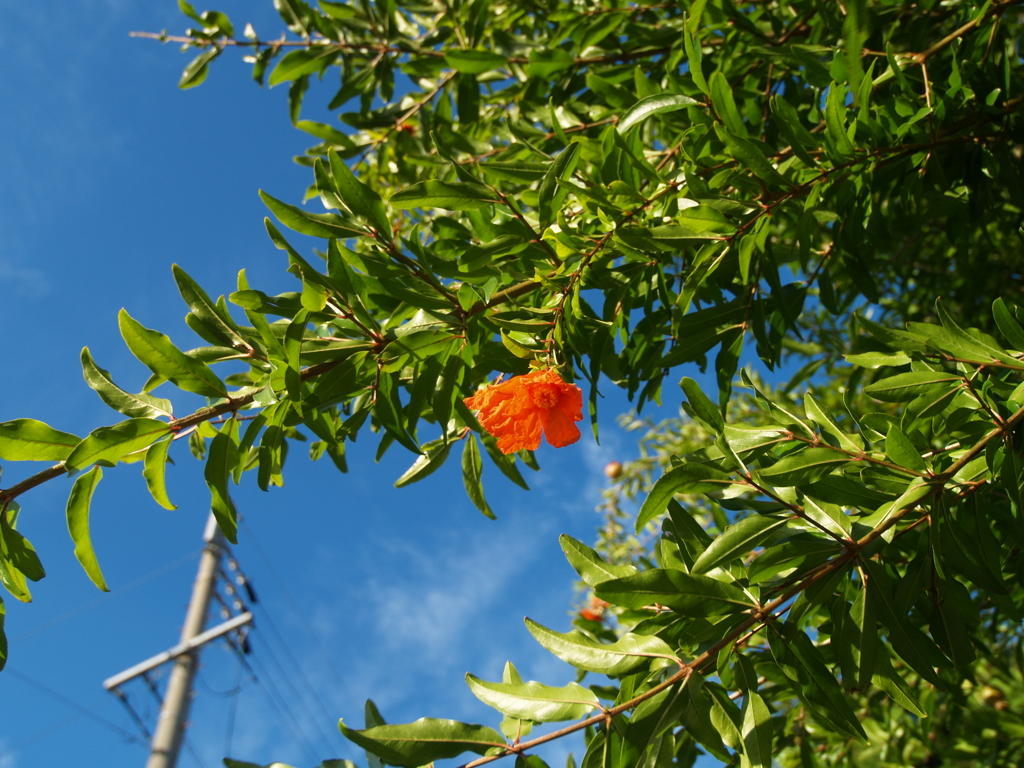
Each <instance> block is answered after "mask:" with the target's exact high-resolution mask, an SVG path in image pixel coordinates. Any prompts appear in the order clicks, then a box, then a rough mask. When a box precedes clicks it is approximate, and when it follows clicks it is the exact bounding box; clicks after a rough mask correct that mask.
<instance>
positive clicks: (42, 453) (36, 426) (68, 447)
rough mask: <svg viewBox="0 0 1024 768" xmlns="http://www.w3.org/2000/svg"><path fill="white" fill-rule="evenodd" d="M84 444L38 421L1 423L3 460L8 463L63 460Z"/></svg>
mask: <svg viewBox="0 0 1024 768" xmlns="http://www.w3.org/2000/svg"><path fill="white" fill-rule="evenodd" d="M79 442H81V440H80V438H78V437H75V436H74V435H72V434H69V433H67V432H60V431H58V430H56V429H54V428H53V427H51V426H49V425H48V424H44V423H43V422H41V421H36V420H35V419H15V420H14V421H5V422H3V423H2V424H0V459H3V460H5V461H63V460H64V459H66V458H67V457H68V456H69V455H70V454H71V451H72V450H74V448H75V446H76V445H78V443H79Z"/></svg>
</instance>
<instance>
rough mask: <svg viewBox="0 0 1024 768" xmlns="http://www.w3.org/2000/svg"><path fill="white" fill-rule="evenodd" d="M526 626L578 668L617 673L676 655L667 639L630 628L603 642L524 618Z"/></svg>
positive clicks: (557, 653)
mask: <svg viewBox="0 0 1024 768" xmlns="http://www.w3.org/2000/svg"><path fill="white" fill-rule="evenodd" d="M525 621H526V628H527V629H528V630H529V632H530V634H531V635H533V638H534V639H535V640H536V641H537V642H538V643H540V644H541V645H542V646H543V647H544V648H545V649H546V650H547V651H549V652H550V653H552V654H554V655H555V656H557V657H558V658H560V659H561V660H562V661H564V662H567V663H569V664H572V665H573V666H574V667H577V668H578V669H585V670H587V671H588V672H598V673H600V674H603V675H611V676H618V675H623V674H625V673H627V672H630V671H632V670H634V669H636V668H637V667H638V666H640V665H641V664H644V663H646V662H649V661H650V660H651V659H658V658H663V659H672V660H675V659H676V658H677V657H676V655H675V654H674V653H673V652H672V649H671V648H670V647H669V645H668V643H666V642H665V641H664V640H662V639H661V638H659V637H656V636H655V635H635V634H632V633H629V632H627V633H626V634H624V635H623V636H622V637H620V638H619V639H618V640H616V641H615V642H614V643H602V642H601V641H600V640H595V639H594V638H592V637H588V636H587V635H584V634H583V633H582V632H579V631H577V630H573V631H572V632H567V633H565V634H563V633H561V632H555V631H554V630H553V629H548V628H547V627H544V626H541V625H540V624H538V623H537V622H535V621H533V620H532V619H529V618H527V619H525Z"/></svg>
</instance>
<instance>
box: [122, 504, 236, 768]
mask: <svg viewBox="0 0 1024 768" xmlns="http://www.w3.org/2000/svg"><path fill="white" fill-rule="evenodd" d="M203 540H204V541H205V542H206V547H205V548H204V549H203V553H202V555H201V556H200V558H199V572H198V573H197V574H196V580H195V584H194V585H193V587H192V599H191V600H190V601H189V604H188V612H187V613H186V614H185V625H184V626H183V627H182V630H181V642H180V643H178V645H176V646H174V647H173V648H171V649H170V650H167V651H164V652H163V653H160V654H157V655H156V656H153V657H152V658H150V659H147V660H146V661H143V662H141V663H140V664H136V665H135V666H134V667H131V668H130V669H127V670H125V671H124V672H121V673H120V674H117V675H114V676H113V677H111V678H108V679H107V680H106V681H104V683H103V687H104V688H106V689H107V690H108V691H112V692H113V693H115V694H117V695H118V697H119V698H121V700H122V701H124V702H127V700H126V699H125V698H124V694H123V693H122V692H121V691H120V689H119V686H120V685H122V684H123V683H125V682H127V681H128V680H131V679H133V678H135V677H138V676H139V675H142V676H144V677H145V679H146V681H147V683H149V684H150V686H151V687H152V683H151V682H150V680H149V678H148V677H146V675H147V673H148V672H149V671H150V670H151V669H154V668H155V667H158V666H160V665H161V664H164V663H166V662H168V661H171V660H173V661H174V669H173V670H172V671H171V675H170V680H169V681H168V684H167V691H166V693H165V695H164V698H163V701H162V702H161V706H160V716H159V718H158V719H157V724H156V733H155V734H153V741H152V744H151V748H150V754H149V760H148V761H147V763H146V768H174V766H175V764H176V763H177V761H178V753H179V752H180V750H181V745H182V742H183V741H184V736H185V723H186V720H187V719H188V709H189V705H190V704H191V703H192V681H193V679H194V678H195V673H196V668H197V667H198V665H199V652H200V650H201V648H202V646H203V645H205V644H206V643H208V642H209V641H211V640H214V639H216V638H218V637H221V636H222V635H225V634H227V633H229V632H232V631H235V630H240V629H241V628H242V627H243V626H244V625H245V624H248V623H250V622H251V621H252V613H250V612H249V611H245V612H244V613H242V614H240V615H238V616H235V617H234V618H231V619H229V620H228V621H225V622H223V623H221V624H219V625H217V626H216V627H213V628H212V629H208V630H206V631H204V627H205V626H206V614H207V613H208V612H209V608H210V599H211V598H212V597H213V594H214V589H215V587H216V586H217V580H218V578H219V575H220V563H221V559H222V558H223V556H224V549H225V545H224V537H223V535H222V534H221V532H220V528H218V527H217V521H216V520H215V519H214V517H213V515H212V514H211V515H210V517H209V518H208V519H207V521H206V531H205V533H204V534H203ZM153 690H154V692H155V689H153Z"/></svg>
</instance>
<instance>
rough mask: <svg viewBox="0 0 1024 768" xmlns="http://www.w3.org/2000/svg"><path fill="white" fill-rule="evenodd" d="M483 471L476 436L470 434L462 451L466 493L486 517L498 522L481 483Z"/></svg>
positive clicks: (463, 479)
mask: <svg viewBox="0 0 1024 768" xmlns="http://www.w3.org/2000/svg"><path fill="white" fill-rule="evenodd" d="M483 470H484V468H483V462H481V461H480V449H479V448H478V447H477V442H476V436H475V435H473V434H470V435H468V436H467V437H466V445H465V447H464V448H463V449H462V482H463V484H464V485H465V486H466V493H467V494H468V495H469V499H470V501H472V502H473V505H474V506H475V507H476V508H477V509H479V510H480V511H481V512H483V514H484V516H486V517H489V518H491V520H496V519H497V516H496V515H495V514H494V512H493V511H491V506H490V504H488V503H487V499H486V498H485V497H484V486H483V482H482V481H481V475H483Z"/></svg>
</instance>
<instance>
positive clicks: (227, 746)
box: [224, 663, 242, 755]
mask: <svg viewBox="0 0 1024 768" xmlns="http://www.w3.org/2000/svg"><path fill="white" fill-rule="evenodd" d="M241 690H242V665H241V663H239V665H238V675H237V676H236V677H235V695H234V696H232V697H231V709H229V710H228V728H227V733H226V734H225V736H224V754H225V755H230V754H231V741H232V739H233V737H234V734H235V712H236V711H237V710H238V694H239V692H241Z"/></svg>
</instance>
